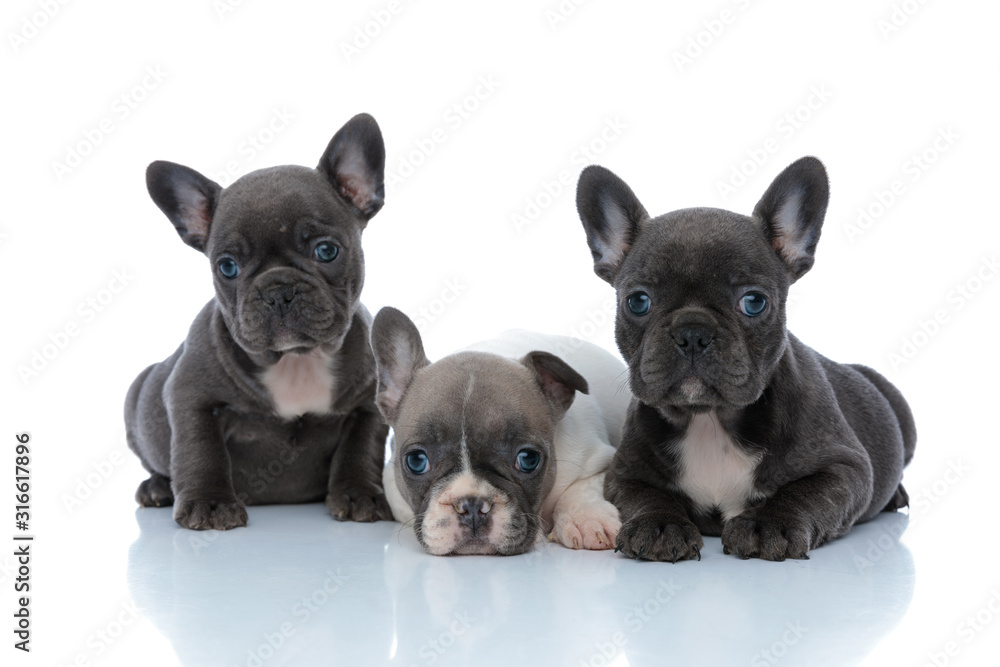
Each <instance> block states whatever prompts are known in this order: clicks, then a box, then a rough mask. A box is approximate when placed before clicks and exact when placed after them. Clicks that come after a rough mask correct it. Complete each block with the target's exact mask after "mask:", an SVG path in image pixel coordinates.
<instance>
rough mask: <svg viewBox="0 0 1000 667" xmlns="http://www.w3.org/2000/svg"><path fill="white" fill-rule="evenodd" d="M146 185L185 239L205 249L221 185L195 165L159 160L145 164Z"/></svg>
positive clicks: (194, 245)
mask: <svg viewBox="0 0 1000 667" xmlns="http://www.w3.org/2000/svg"><path fill="white" fill-rule="evenodd" d="M146 189H147V190H149V196H150V197H152V198H153V201H154V202H155V203H156V205H157V206H159V207H160V210H161V211H163V213H164V214H166V216H167V217H168V218H169V219H170V222H172V223H174V227H176V228H177V233H178V234H180V237H181V239H182V240H183V241H184V243H187V244H188V245H189V246H191V247H192V248H196V249H198V250H200V251H202V252H205V245H206V244H207V243H208V230H209V228H210V227H211V225H212V216H213V215H214V214H215V207H216V204H218V202H219V193H220V192H222V186H220V185H219V184H218V183H216V182H215V181H212V180H209V179H208V178H205V177H204V176H202V175H201V174H199V173H198V172H197V171H195V170H194V169H190V168H188V167H185V166H183V165H179V164H174V163H173V162H164V161H157V162H153V163H152V164H150V165H149V167H147V168H146Z"/></svg>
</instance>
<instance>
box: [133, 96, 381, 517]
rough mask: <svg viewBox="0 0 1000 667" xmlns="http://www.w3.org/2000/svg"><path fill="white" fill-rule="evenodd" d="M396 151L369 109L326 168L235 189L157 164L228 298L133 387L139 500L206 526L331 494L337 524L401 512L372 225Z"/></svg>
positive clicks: (260, 175) (160, 180) (159, 192)
mask: <svg viewBox="0 0 1000 667" xmlns="http://www.w3.org/2000/svg"><path fill="white" fill-rule="evenodd" d="M384 168H385V147H384V145H383V142H382V134H381V132H380V131H379V127H378V125H377V124H376V122H375V119H374V118H372V117H371V116H369V115H367V114H359V115H357V116H355V117H354V118H352V119H351V120H350V121H348V122H347V123H346V124H345V125H344V126H343V127H342V128H341V129H340V130H339V131H338V132H337V133H336V135H335V136H334V137H333V139H332V140H331V141H330V144H329V145H328V146H327V149H326V151H325V152H324V153H323V157H322V158H321V159H320V162H319V166H318V167H317V168H316V169H310V168H308V167H300V166H280V167H271V168H267V169H260V170H257V171H254V172H252V173H250V174H247V175H246V176H243V177H242V178H240V179H238V180H237V181H236V182H235V183H233V184H232V185H230V186H229V187H227V188H225V189H223V188H221V187H220V186H219V185H217V184H216V183H214V182H212V181H211V180H209V179H208V178H206V177H204V176H202V175H201V174H199V173H198V172H196V171H194V170H192V169H189V168H187V167H184V166H181V165H178V164H173V163H170V162H154V163H152V164H151V165H149V168H148V170H147V172H146V183H147V186H148V189H149V193H150V195H151V196H152V198H153V201H154V202H155V203H156V205H157V206H159V207H160V209H161V210H162V211H163V212H164V213H165V214H166V216H167V217H168V218H169V219H170V221H171V222H172V223H173V224H174V226H175V227H176V228H177V233H178V234H180V237H181V239H183V240H184V242H185V243H187V244H188V245H190V246H192V247H194V248H195V249H197V250H200V251H201V252H203V253H205V254H206V255H207V256H208V258H209V261H210V264H211V267H212V275H213V280H214V283H215V292H216V296H215V298H214V299H212V300H211V301H209V302H208V304H207V305H206V306H205V307H204V308H203V309H202V311H201V312H200V313H199V315H198V316H197V318H196V319H195V321H194V323H193V324H192V325H191V329H190V331H189V333H188V336H187V339H186V340H185V341H184V342H183V343H182V344H181V346H180V348H178V350H177V351H176V352H174V354H173V355H171V356H170V357H169V358H167V359H166V360H165V361H162V362H160V363H158V364H154V365H152V366H150V367H149V368H147V369H146V370H144V371H143V372H142V373H140V374H139V377H137V378H136V380H135V382H134V383H133V384H132V387H131V388H130V389H129V392H128V396H127V398H126V401H125V424H126V435H127V440H128V444H129V447H130V448H131V449H132V451H134V452H135V453H136V454H137V455H138V456H139V458H140V459H141V461H142V464H143V466H144V467H145V468H146V469H147V470H149V472H150V476H149V479H147V480H145V481H144V482H142V484H140V485H139V489H138V490H137V491H136V495H135V497H136V500H137V501H138V502H139V504H140V505H143V506H165V505H171V504H173V506H174V519H175V520H176V521H177V522H178V523H179V524H181V525H182V526H184V527H187V528H192V529H196V530H202V529H218V530H225V529H229V528H235V527H237V526H244V525H246V523H247V513H246V509H245V506H246V505H250V504H270V503H303V502H315V501H320V500H324V499H325V500H326V505H327V507H328V508H329V509H330V511H331V513H332V514H333V516H334V517H335V518H337V519H343V520H356V521H374V520H380V519H386V520H391V519H392V514H391V511H390V510H389V507H388V505H387V503H386V500H385V496H384V494H383V491H382V484H381V474H382V465H383V460H384V457H385V439H386V435H387V433H388V426H387V425H386V424H385V423H384V421H383V420H382V418H381V415H380V414H379V412H378V409H377V408H376V406H375V403H374V399H375V388H376V377H375V363H374V359H373V357H372V354H371V350H370V348H369V346H368V337H369V328H370V326H371V321H372V317H371V315H370V314H369V313H368V311H367V310H366V309H365V307H364V306H363V305H362V304H361V302H360V300H359V297H360V293H361V288H362V285H363V284H364V255H363V254H362V250H361V233H362V231H363V230H364V229H365V226H366V225H367V224H368V221H369V219H371V217H372V216H373V215H375V213H377V212H378V210H379V209H380V208H381V207H382V204H383V198H384V184H383V175H384Z"/></svg>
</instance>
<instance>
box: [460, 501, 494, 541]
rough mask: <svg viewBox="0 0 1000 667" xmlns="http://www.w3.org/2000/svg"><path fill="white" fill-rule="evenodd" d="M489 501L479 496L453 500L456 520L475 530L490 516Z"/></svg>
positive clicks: (474, 531) (474, 532)
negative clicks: (456, 515)
mask: <svg viewBox="0 0 1000 667" xmlns="http://www.w3.org/2000/svg"><path fill="white" fill-rule="evenodd" d="M490 509H492V508H491V506H490V501H489V500H487V499H486V498H482V497H480V496H467V497H465V498H459V499H458V500H457V501H455V513H456V514H458V522H459V523H460V524H462V525H463V526H465V527H466V528H469V529H470V530H472V534H473V535H475V534H476V531H477V530H478V529H479V528H481V527H482V526H483V524H485V523H486V522H487V521H489V518H490Z"/></svg>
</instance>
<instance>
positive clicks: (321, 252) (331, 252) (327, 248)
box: [313, 241, 340, 262]
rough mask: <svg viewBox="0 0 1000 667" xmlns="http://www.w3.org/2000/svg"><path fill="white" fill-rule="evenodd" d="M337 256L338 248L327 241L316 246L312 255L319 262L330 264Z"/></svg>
mask: <svg viewBox="0 0 1000 667" xmlns="http://www.w3.org/2000/svg"><path fill="white" fill-rule="evenodd" d="M339 254H340V248H338V247H337V246H335V245H333V244H332V243H329V242H327V241H324V242H323V243H319V244H317V245H316V249H315V250H313V255H315V257H316V259H318V260H319V261H321V262H332V261H333V260H334V259H336V257H337V255H339Z"/></svg>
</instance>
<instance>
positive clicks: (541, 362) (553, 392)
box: [521, 352, 590, 419]
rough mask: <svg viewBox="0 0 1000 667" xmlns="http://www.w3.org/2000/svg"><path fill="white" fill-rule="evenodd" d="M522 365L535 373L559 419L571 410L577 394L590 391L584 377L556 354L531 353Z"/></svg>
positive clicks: (526, 356)
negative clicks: (570, 407)
mask: <svg viewBox="0 0 1000 667" xmlns="http://www.w3.org/2000/svg"><path fill="white" fill-rule="evenodd" d="M521 363H522V364H524V365H525V366H527V367H528V369H530V370H531V371H534V373H535V378H536V380H537V381H538V386H539V388H540V389H541V390H542V393H543V394H545V398H546V399H548V401H549V405H550V406H551V408H552V412H553V414H554V415H555V416H556V418H557V419H559V418H561V417H562V416H563V415H564V414H566V411H567V410H569V406H571V405H572V404H573V399H574V398H575V397H576V392H580V393H581V394H586V393H589V391H590V389H589V387H588V386H587V381H586V380H585V379H584V378H583V376H582V375H580V374H579V373H577V372H576V371H575V370H573V369H572V368H571V367H570V365H569V364H567V363H566V362H565V361H563V360H562V359H560V358H559V357H557V356H556V355H554V354H549V353H548V352H529V353H528V354H526V355H525V356H524V358H522V359H521Z"/></svg>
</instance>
